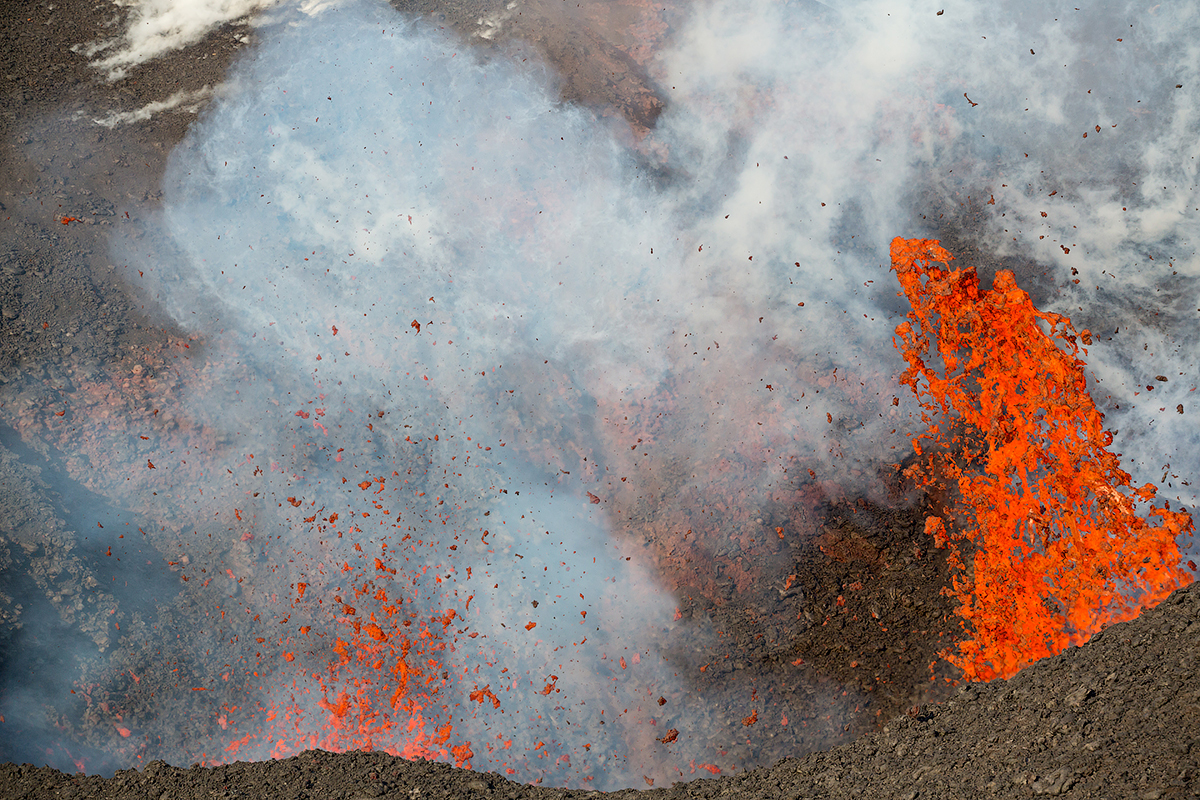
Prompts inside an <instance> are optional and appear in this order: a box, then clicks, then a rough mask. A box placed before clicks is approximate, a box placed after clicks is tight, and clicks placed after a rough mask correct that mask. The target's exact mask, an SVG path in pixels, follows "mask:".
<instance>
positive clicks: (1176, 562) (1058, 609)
mask: <svg viewBox="0 0 1200 800" xmlns="http://www.w3.org/2000/svg"><path fill="white" fill-rule="evenodd" d="M891 257H892V269H893V270H894V271H895V272H896V275H897V277H898V278H899V280H900V285H901V286H902V287H903V289H904V294H905V295H906V296H907V298H908V301H909V302H910V303H911V304H912V311H911V312H910V313H909V314H908V321H907V322H903V323H901V324H900V325H899V326H898V327H897V328H896V338H895V339H894V340H893V341H894V342H895V345H896V347H897V348H898V349H899V350H900V352H901V353H902V354H903V356H904V359H905V361H906V362H907V363H908V369H907V370H906V371H905V372H904V373H903V375H902V376H901V378H900V380H901V382H902V383H904V384H906V385H907V386H909V387H910V388H911V389H912V390H913V392H914V393H915V394H916V395H917V398H918V400H919V401H920V404H921V407H922V409H923V412H922V415H921V419H922V422H923V423H925V424H927V425H928V430H927V431H925V432H924V433H922V434H920V435H919V436H918V437H917V438H915V439H914V440H913V447H914V449H915V450H916V454H917V457H918V460H917V462H916V464H915V465H914V466H913V467H911V468H910V474H912V475H913V476H915V477H916V478H917V479H918V482H919V483H920V484H922V485H923V486H925V487H926V488H927V489H929V490H931V492H934V493H936V494H938V495H940V496H942V497H944V498H946V501H945V502H946V506H947V507H946V511H945V513H944V517H945V518H944V519H943V518H942V517H937V516H931V517H929V518H928V519H927V521H926V532H927V533H929V534H931V535H932V536H933V538H934V541H935V543H936V544H937V546H939V547H949V548H950V550H951V564H952V565H953V567H954V569H955V572H956V574H955V576H954V579H953V585H952V586H950V587H948V588H946V589H945V590H944V591H945V592H946V593H947V594H949V595H950V596H952V597H954V598H956V599H957V600H958V601H959V602H960V603H961V605H960V607H959V610H958V613H959V615H960V616H961V617H962V618H963V622H964V627H965V628H966V630H967V632H968V638H967V639H966V640H965V641H962V642H960V643H959V645H958V646H957V649H951V650H950V651H947V652H946V653H945V656H946V658H947V659H948V660H950V661H951V662H952V663H954V664H956V665H957V666H959V667H961V668H962V670H963V673H964V675H965V676H966V677H967V678H968V679H971V680H991V679H992V678H996V677H1009V676H1011V675H1013V674H1015V673H1016V672H1017V671H1018V670H1020V669H1022V668H1023V667H1025V666H1028V665H1029V664H1031V663H1032V662H1034V661H1036V660H1037V659H1039V658H1043V657H1045V656H1049V655H1053V654H1055V653H1058V652H1061V651H1062V650H1064V649H1066V648H1067V647H1069V646H1071V645H1079V644H1082V643H1083V642H1085V641H1087V640H1088V639H1089V638H1090V637H1091V636H1092V635H1093V634H1095V633H1096V632H1098V631H1099V630H1101V629H1102V628H1103V627H1105V626H1107V625H1109V624H1112V623H1114V622H1120V621H1123V620H1128V619H1131V618H1133V617H1135V616H1136V615H1137V614H1138V612H1139V611H1140V610H1141V609H1142V608H1144V607H1147V606H1153V605H1155V604H1157V603H1159V602H1161V601H1162V600H1163V599H1164V598H1166V596H1167V595H1168V594H1170V593H1171V592H1172V591H1173V590H1175V589H1176V588H1178V587H1180V586H1184V585H1187V584H1188V583H1190V582H1191V580H1192V578H1191V574H1190V573H1189V572H1187V571H1186V570H1185V569H1183V568H1182V567H1181V566H1180V553H1179V548H1178V545H1177V540H1178V539H1179V537H1180V536H1183V535H1188V536H1190V535H1191V534H1192V533H1193V531H1194V526H1193V523H1192V518H1191V516H1190V515H1189V514H1188V513H1187V511H1186V510H1183V509H1180V510H1177V511H1172V510H1171V507H1170V503H1169V502H1165V503H1162V504H1161V505H1160V504H1154V503H1151V504H1150V507H1149V509H1148V511H1146V512H1145V514H1140V513H1139V512H1138V510H1137V506H1138V504H1139V503H1150V502H1151V501H1153V500H1154V498H1155V496H1156V493H1157V488H1156V487H1155V486H1154V485H1153V484H1149V483H1147V484H1145V485H1143V486H1140V487H1133V486H1131V484H1130V475H1129V474H1128V473H1127V472H1124V471H1123V470H1122V469H1121V467H1120V461H1119V457H1118V456H1119V454H1114V453H1111V452H1109V450H1108V449H1107V447H1108V446H1109V445H1110V444H1111V443H1112V438H1113V437H1112V434H1111V433H1109V432H1108V431H1106V430H1105V429H1104V425H1103V422H1104V418H1103V415H1102V414H1101V413H1100V411H1099V410H1098V409H1097V408H1096V405H1095V403H1094V402H1093V401H1092V398H1091V396H1090V395H1089V394H1088V389H1087V377H1086V374H1085V372H1084V362H1083V361H1082V360H1081V359H1080V356H1079V354H1080V351H1082V352H1083V354H1084V355H1086V354H1087V351H1086V349H1084V348H1082V347H1081V346H1080V342H1081V341H1082V343H1083V344H1084V345H1088V344H1091V333H1090V332H1089V331H1087V330H1083V331H1076V330H1075V328H1074V327H1072V325H1071V321H1070V320H1069V319H1068V318H1066V317H1064V316H1061V315H1058V314H1053V313H1048V312H1043V311H1039V310H1038V309H1037V308H1035V307H1034V305H1033V303H1032V302H1031V301H1030V298H1029V295H1028V294H1027V293H1026V292H1024V291H1022V290H1021V289H1020V288H1019V287H1018V286H1017V285H1016V282H1015V280H1014V277H1013V274H1012V273H1011V272H1009V271H1007V270H1001V271H999V272H997V273H996V277H995V281H994V283H993V286H992V289H991V290H990V291H989V290H985V289H981V288H980V286H979V277H978V275H977V274H976V272H975V269H974V268H967V269H962V270H950V269H949V268H948V266H946V265H948V263H949V262H950V261H951V260H952V259H953V256H952V255H951V254H950V253H949V252H947V251H946V250H945V249H944V248H942V247H941V246H940V245H939V244H938V242H937V241H935V240H931V239H902V238H899V237H897V238H896V239H894V240H893V241H892V245H891ZM939 362H940V365H939ZM947 523H949V524H947ZM964 550H965V551H967V552H968V553H972V552H973V556H971V557H969V558H967V557H964V552H963V551H964Z"/></svg>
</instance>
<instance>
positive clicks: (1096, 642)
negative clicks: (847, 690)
mask: <svg viewBox="0 0 1200 800" xmlns="http://www.w3.org/2000/svg"><path fill="white" fill-rule="evenodd" d="M1198 658H1200V591H1197V588H1196V587H1195V586H1192V587H1189V588H1185V589H1180V590H1178V591H1176V592H1175V593H1174V594H1173V595H1172V596H1171V597H1170V598H1169V599H1168V600H1167V601H1166V602H1164V603H1163V604H1162V605H1160V606H1159V607H1157V608H1154V609H1151V610H1149V611H1147V612H1145V613H1144V614H1142V616H1141V617H1139V618H1138V619H1136V620H1134V621H1132V622H1127V623H1122V624H1119V625H1114V626H1113V627H1111V628H1109V629H1108V630H1106V631H1104V632H1102V633H1101V634H1099V635H1098V636H1096V637H1095V638H1093V639H1092V641H1090V642H1089V643H1088V644H1086V645H1084V646H1083V647H1079V648H1074V649H1071V650H1068V651H1067V652H1065V653H1062V654H1060V655H1058V656H1055V657H1053V658H1049V659H1046V660H1044V661H1041V662H1039V663H1037V664H1035V665H1034V666H1032V667H1030V668H1029V669H1027V670H1025V671H1024V672H1022V673H1020V674H1019V675H1017V676H1016V677H1014V678H1012V679H1011V680H1008V681H995V682H992V683H989V684H972V685H969V686H965V687H963V688H962V689H961V690H960V691H959V692H958V693H957V694H955V695H954V696H953V697H951V698H950V699H949V700H947V701H946V702H944V703H940V704H934V705H925V706H921V707H920V708H916V709H913V710H912V713H910V714H905V715H901V716H898V717H895V718H893V719H892V720H890V721H889V722H888V723H887V724H886V725H884V726H883V727H882V728H881V729H880V730H878V731H875V732H872V733H869V734H866V735H864V736H862V737H861V738H859V739H858V740H856V741H855V742H853V743H852V744H848V745H844V746H841V747H837V748H834V749H832V750H830V751H827V752H820V753H813V754H810V755H808V756H806V757H804V758H799V759H796V758H790V759H785V760H783V761H781V762H779V763H778V764H776V765H775V766H773V767H770V768H762V769H757V770H753V771H751V772H748V773H746V774H744V775H738V776H735V777H726V778H718V779H712V780H698V781H693V782H690V783H680V784H677V785H675V786H673V787H671V788H669V789H651V790H647V791H645V792H639V793H638V795H639V796H642V797H646V798H664V800H666V799H668V798H683V797H740V798H780V797H786V798H843V797H846V798H849V797H887V798H891V797H895V798H901V797H908V798H912V797H928V798H956V797H964V796H972V797H991V796H995V797H1034V796H1041V795H1047V796H1058V797H1080V798H1082V797H1087V798H1129V797H1137V798H1187V797H1196V796H1197V792H1196V786H1197V779H1198V778H1197V770H1198V769H1200V753H1197V750H1196V742H1197V740H1198V737H1200V694H1198V693H1197V690H1196V688H1195V680H1194V678H1195V673H1196V666H1197V659H1198ZM0 785H3V786H4V787H5V789H4V795H5V796H6V797H13V798H17V797H21V798H57V797H92V798H123V797H155V796H159V795H162V794H168V795H169V796H171V797H180V798H193V797H194V798H199V797H214V796H217V797H239V796H240V797H280V798H304V797H342V798H360V797H364V798H365V797H494V798H508V799H509V800H517V799H518V798H547V800H549V799H550V798H572V797H588V796H599V793H596V792H578V791H567V790H561V789H547V788H541V787H531V786H524V785H519V784H514V783H510V782H508V781H506V780H504V779H503V778H502V777H500V776H498V775H490V774H480V773H475V772H468V771H465V770H460V769H454V768H453V767H450V766H448V765H445V764H434V763H428V762H408V761H404V760H402V759H397V758H392V757H390V756H387V755H383V754H379V753H346V754H342V755H333V754H329V753H323V752H317V751H310V752H306V753H303V754H301V755H299V756H296V757H294V758H289V759H286V760H282V761H271V762H266V763H260V764H242V763H239V764H232V765H229V766H224V767H217V768H213V769H205V768H199V767H196V768H192V769H179V768H175V767H170V766H168V765H166V764H163V763H160V762H155V763H153V764H150V765H148V766H147V767H146V768H145V769H144V770H141V771H135V770H129V771H122V772H120V773H118V774H117V775H116V776H115V777H114V778H112V779H109V780H104V779H101V778H95V777H82V776H74V777H72V776H70V775H64V774H63V773H61V772H57V771H55V770H52V769H48V768H40V769H39V768H36V767H32V766H16V765H13V764H7V765H4V766H3V767H0ZM633 794H634V793H633V792H632V791H630V792H614V793H612V795H613V796H633Z"/></svg>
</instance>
